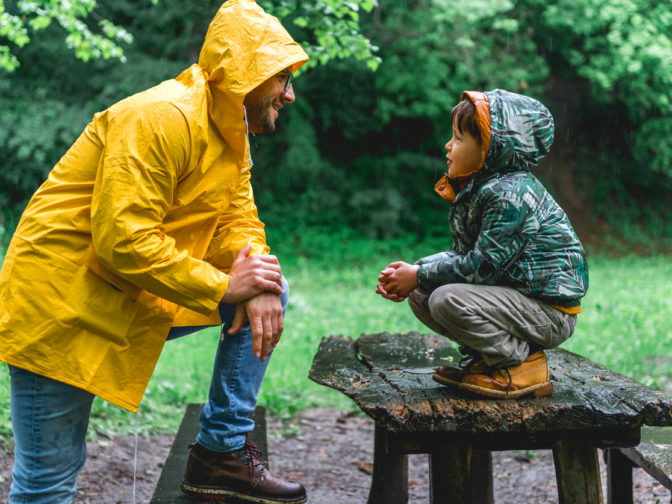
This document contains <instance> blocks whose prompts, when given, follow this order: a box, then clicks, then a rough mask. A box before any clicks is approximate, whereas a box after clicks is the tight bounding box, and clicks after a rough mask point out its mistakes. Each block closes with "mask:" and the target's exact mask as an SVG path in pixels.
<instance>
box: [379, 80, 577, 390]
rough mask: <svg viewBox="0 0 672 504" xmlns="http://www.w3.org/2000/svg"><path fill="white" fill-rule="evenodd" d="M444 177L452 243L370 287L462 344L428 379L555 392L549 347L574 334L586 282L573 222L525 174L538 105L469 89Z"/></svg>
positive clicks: (549, 134) (538, 128) (546, 141)
mask: <svg viewBox="0 0 672 504" xmlns="http://www.w3.org/2000/svg"><path fill="white" fill-rule="evenodd" d="M451 122H452V127H453V137H452V138H451V139H450V141H449V142H448V143H447V144H446V151H447V155H446V159H447V164H448V173H447V174H446V175H445V176H444V177H443V178H441V180H439V181H438V182H437V184H436V187H435V190H436V191H437V192H438V193H439V194H440V195H441V197H442V198H443V199H445V200H446V201H448V203H450V204H451V209H450V214H449V221H450V231H451V233H452V236H453V245H452V247H451V249H450V250H449V251H447V252H439V253H438V254H434V255H431V256H428V257H424V258H422V259H420V260H418V261H417V262H416V263H415V264H412V265H411V264H408V263H404V262H393V263H391V264H390V265H389V266H387V268H385V269H384V270H383V271H382V273H381V275H380V276H379V277H378V280H379V283H378V287H377V289H376V292H377V293H378V294H380V295H382V296H383V297H384V298H386V299H389V300H391V301H396V302H400V301H403V300H404V299H406V298H408V302H409V305H410V306H411V309H412V310H413V312H414V313H415V315H416V316H417V317H418V318H419V319H420V320H421V321H422V322H423V323H424V324H425V325H427V326H428V327H429V328H431V329H432V330H434V331H436V332H437V333H439V334H442V335H444V336H447V337H448V338H450V339H451V340H453V341H455V342H456V343H458V344H459V348H460V351H461V352H462V353H463V354H466V357H465V359H463V360H462V361H461V363H460V368H459V369H458V368H451V367H441V368H438V369H436V371H435V373H434V376H433V379H434V380H435V381H437V382H439V383H441V384H444V385H448V386H451V387H458V388H460V389H463V390H467V391H470V392H473V393H475V394H478V395H482V396H486V397H496V398H515V397H521V396H524V395H528V394H534V395H535V396H537V397H541V396H546V395H550V394H551V393H552V390H553V388H552V385H551V383H550V381H549V377H548V365H547V362H546V355H545V354H544V352H543V349H545V348H554V347H557V346H558V345H560V344H561V343H562V342H563V341H565V340H566V339H567V338H569V337H570V336H571V335H572V333H573V332H574V328H575V326H576V315H577V314H578V313H579V312H580V311H581V298H582V297H583V296H584V295H585V293H586V290H587V288H588V267H587V264H586V258H585V253H584V250H583V247H582V245H581V243H580V242H579V239H578V238H577V236H576V233H575V232H574V230H573V229H572V226H571V224H570V223H569V219H568V218H567V215H566V214H565V212H564V211H563V210H562V208H560V206H559V205H558V204H557V203H556V202H555V201H554V200H553V198H552V197H551V195H550V194H549V193H548V192H547V191H546V189H545V188H544V186H543V185H542V184H541V183H540V182H539V181H538V180H537V179H536V177H534V176H533V175H532V174H531V173H530V171H529V170H530V169H531V168H533V167H534V166H536V165H537V164H538V162H539V160H540V159H541V158H542V157H543V156H545V155H546V154H547V153H548V151H549V148H550V146H551V144H552V143H553V117H552V116H551V114H550V112H549V111H548V110H547V109H546V107H544V106H543V105H542V104H541V103H539V102H538V101H536V100H534V99H532V98H529V97H526V96H521V95H518V94H514V93H510V92H508V91H504V90H501V89H496V90H494V91H490V92H486V93H481V92H474V91H465V92H464V93H463V94H462V98H461V100H460V102H459V103H458V105H457V106H456V107H455V108H454V109H453V111H452V115H451Z"/></svg>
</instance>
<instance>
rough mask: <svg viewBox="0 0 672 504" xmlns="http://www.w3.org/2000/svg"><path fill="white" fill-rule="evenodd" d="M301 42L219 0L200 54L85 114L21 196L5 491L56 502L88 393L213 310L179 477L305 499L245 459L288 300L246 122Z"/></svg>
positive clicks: (66, 497)
mask: <svg viewBox="0 0 672 504" xmlns="http://www.w3.org/2000/svg"><path fill="white" fill-rule="evenodd" d="M307 59H308V57H307V56H306V54H305V53H304V51H303V50H302V49H301V47H300V46H299V45H298V44H297V43H296V42H294V40H292V38H291V37H290V35H289V34H288V33H287V32H286V31H285V29H284V28H283V27H282V26H281V24H280V23H279V22H278V20H277V19H275V18H274V17H272V16H269V15H267V14H266V13H264V12H263V10H262V9H261V8H260V7H258V6H257V5H256V4H255V3H254V1H253V0H229V1H228V2H225V3H224V4H223V5H222V7H221V8H220V9H219V11H218V13H217V15H216V16H215V18H214V20H213V21H212V23H211V25H210V28H209V30H208V33H207V35H206V39H205V43H204V45H203V48H202V50H201V54H200V58H199V63H198V64H197V65H193V66H191V67H190V68H188V69H187V70H185V71H184V72H183V73H182V74H180V75H179V76H178V77H177V78H176V79H172V80H169V81H166V82H163V83H161V84H159V85H158V86H156V87H154V88H151V89H149V90H147V91H144V92H142V93H139V94H137V95H134V96H131V97H130V98H127V99H125V100H122V101H121V102H119V103H117V104H115V105H113V106H112V107H111V108H109V109H108V110H106V111H104V112H101V113H99V114H96V116H95V117H94V119H93V121H92V122H91V123H90V124H89V125H88V126H87V128H86V129H85V131H84V132H83V134H82V135H81V136H80V138H79V139H78V140H77V141H76V142H75V144H74V145H73V146H72V147H71V148H70V150H69V151H68V152H67V153H66V154H65V155H64V156H63V158H62V159H61V160H60V161H59V162H58V164H57V165H56V166H55V167H54V169H53V170H52V171H51V173H50V174H49V177H48V179H47V181H46V182H45V183H44V184H43V185H42V186H41V187H40V188H39V189H38V191H37V192H36V194H35V195H34V196H33V198H32V199H31V201H30V203H29V204H28V207H27V208H26V210H25V212H24V214H23V216H22V219H21V221H20V223H19V225H18V228H17V230H16V233H15V235H14V237H13V238H12V242H11V244H10V246H9V249H8V251H7V255H6V258H5V261H4V264H3V268H2V271H1V272H0V305H1V306H2V307H3V310H2V312H1V313H0V360H2V361H4V362H6V363H7V364H9V367H10V374H11V381H12V391H11V394H12V397H11V400H12V422H13V429H14V438H15V445H16V448H15V464H14V470H13V483H12V487H11V490H10V497H9V502H10V503H15V502H32V503H43V502H44V503H47V502H48V503H50V504H55V503H65V502H70V501H71V500H72V498H73V497H74V494H75V491H76V485H77V474H78V473H79V471H80V469H81V468H82V466H83V465H84V461H85V459H86V442H85V434H86V428H87V425H88V418H89V414H90V409H91V402H92V400H93V397H94V396H99V397H101V398H103V399H105V400H107V401H109V402H111V403H113V404H116V405H118V406H120V407H122V408H125V409H128V410H130V411H132V412H136V411H137V409H138V406H139V404H140V401H141V399H142V395H143V394H144V391H145V388H146V385H147V382H148V381H149V378H150V376H151V374H152V371H153V369H154V366H155V364H156V361H157V359H158V357H159V354H160V353H161V349H162V347H163V344H164V342H165V341H166V339H172V338H174V337H179V336H183V335H185V334H187V333H189V332H193V331H195V330H197V329H200V328H202V327H204V326H208V325H217V324H220V323H224V324H225V326H226V327H228V330H227V331H224V330H223V331H222V340H221V342H220V344H219V347H218V349H217V355H216V358H215V365H214V372H213V378H212V385H211V388H210V396H209V400H208V403H207V404H206V405H205V407H204V408H203V411H202V413H201V418H200V426H201V430H200V433H199V435H198V438H197V440H196V441H197V443H196V444H195V445H194V446H193V448H192V452H191V455H190V459H189V464H188V467H187V472H186V475H185V481H184V482H183V486H182V488H183V490H184V491H185V492H186V493H189V494H193V495H197V496H201V497H223V496H227V495H232V494H235V495H238V496H239V497H242V498H244V499H248V500H251V501H255V502H257V501H259V502H261V501H263V502H283V503H287V502H297V503H298V502H304V501H305V500H306V495H305V490H304V488H303V487H302V486H301V485H299V484H297V483H290V482H287V481H283V480H280V479H277V478H274V477H273V476H272V475H270V474H269V473H268V471H267V470H266V469H265V468H264V467H263V466H261V465H260V464H259V461H258V455H259V454H258V451H257V450H256V447H254V445H252V444H251V443H248V442H247V441H246V435H247V433H249V432H250V431H251V430H252V429H253V428H254V425H253V422H252V421H251V420H249V419H248V415H249V414H250V413H251V412H252V410H253V409H254V407H255V405H256V400H257V393H258V390H259V386H260V384H261V381H262V379H263V376H264V372H265V370H266V366H267V363H268V359H267V357H268V355H269V354H270V352H271V350H272V348H273V347H274V346H275V345H276V344H277V343H278V340H279V339H280V335H281V333H282V330H283V313H284V308H285V306H286V302H287V286H286V283H285V282H284V280H283V278H282V274H281V269H280V265H279V263H278V261H277V259H276V258H275V257H274V256H271V255H268V254H269V248H268V247H267V245H266V241H265V234H264V229H263V228H264V226H263V224H262V223H261V222H260V221H259V218H258V216H257V210H256V206H255V204H254V199H253V194H252V189H251V186H250V168H251V166H252V160H251V157H250V151H249V142H248V139H247V132H248V131H249V132H252V133H272V132H273V131H274V129H275V121H276V119H277V118H278V115H279V113H280V111H281V109H282V108H283V106H284V105H285V104H288V103H291V102H293V101H294V91H293V88H292V86H291V83H290V82H291V76H292V73H293V72H294V71H296V70H297V69H298V68H299V67H300V66H301V65H302V64H303V63H304V62H305V61H306V60H307ZM245 320H247V322H245Z"/></svg>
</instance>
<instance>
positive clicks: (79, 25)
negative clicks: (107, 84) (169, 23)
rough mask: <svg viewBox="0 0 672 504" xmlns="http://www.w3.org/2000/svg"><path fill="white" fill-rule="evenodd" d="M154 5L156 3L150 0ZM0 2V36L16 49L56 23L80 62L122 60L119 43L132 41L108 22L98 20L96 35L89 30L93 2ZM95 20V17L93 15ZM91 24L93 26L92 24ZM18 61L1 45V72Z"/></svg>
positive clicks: (129, 35)
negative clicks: (88, 22)
mask: <svg viewBox="0 0 672 504" xmlns="http://www.w3.org/2000/svg"><path fill="white" fill-rule="evenodd" d="M153 1H154V2H155V1H156V0H153ZM4 4H5V1H4V0H0V37H2V38H6V39H7V40H8V41H9V42H10V43H12V44H14V45H15V46H17V47H23V46H25V45H26V44H28V43H29V42H30V40H31V35H30V32H31V31H32V32H37V31H40V30H43V29H45V28H47V27H48V26H49V25H50V24H51V22H52V21H56V23H58V25H60V27H61V28H62V29H63V30H65V31H66V33H67V36H66V38H65V43H66V45H67V47H68V48H69V49H72V50H73V51H74V52H75V56H76V57H77V58H80V59H81V60H83V61H88V60H89V59H91V58H94V59H100V58H102V59H109V58H116V59H119V60H120V61H125V58H124V51H123V49H122V47H121V46H120V45H119V44H120V43H123V44H129V43H131V42H132V41H133V37H132V36H131V34H130V33H129V32H128V31H126V30H125V29H124V28H122V27H121V26H119V25H116V24H114V23H112V22H111V21H109V20H108V19H104V18H102V19H101V18H98V27H97V29H98V30H99V32H95V31H93V30H92V29H91V27H90V26H89V24H87V22H85V21H88V20H90V19H91V17H92V13H93V11H94V9H95V7H96V0H69V1H68V2H61V1H59V0H30V1H27V0H18V1H17V2H13V1H8V2H7V4H8V7H9V8H8V9H6V8H5V5H4ZM96 17H98V16H96ZM91 24H93V23H91ZM18 66H19V60H18V59H17V58H16V56H15V55H14V54H12V51H11V48H10V46H8V45H5V44H2V45H0V69H4V70H7V71H10V72H11V71H14V70H16V68H17V67H18Z"/></svg>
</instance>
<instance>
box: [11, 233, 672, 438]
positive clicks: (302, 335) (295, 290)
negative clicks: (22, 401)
mask: <svg viewBox="0 0 672 504" xmlns="http://www.w3.org/2000/svg"><path fill="white" fill-rule="evenodd" d="M272 238H273V237H272ZM274 242H278V243H282V240H281V239H273V240H272V243H274ZM296 247H300V248H301V251H302V254H301V255H297V254H296V253H295V250H296ZM438 248H439V245H438V244H437V243H436V242H434V243H425V244H422V243H414V242H413V241H412V240H411V239H400V240H396V241H389V242H383V243H381V242H376V241H372V240H364V239H358V238H356V237H353V236H352V235H349V234H342V235H336V236H334V235H331V236H316V237H312V238H309V239H308V240H307V241H304V242H302V243H300V244H296V243H293V244H292V243H287V244H286V248H285V249H283V248H282V247H281V246H280V247H278V248H277V249H275V251H274V252H275V253H276V254H277V255H278V257H279V258H280V260H281V263H282V264H283V272H284V274H285V276H286V277H287V279H288V281H289V283H290V304H289V308H288V311H287V315H286V328H285V332H284V333H283V336H282V340H281V342H280V345H279V346H278V347H277V348H276V350H275V352H274V354H273V358H272V359H271V362H270V365H269V368H268V373H267V377H266V379H265V381H264V384H263V386H262V390H261V394H260V398H259V402H260V404H263V405H265V406H266V407H267V408H269V409H270V410H271V411H272V412H273V413H274V414H277V415H280V416H289V415H291V414H292V413H294V412H296V411H299V410H302V409H305V408H309V407H314V406H336V407H338V408H342V409H348V408H353V407H354V405H353V403H352V402H350V400H349V399H347V398H345V397H344V396H342V395H341V394H339V393H337V392H335V391H332V390H331V389H327V388H325V387H323V386H319V385H317V384H315V383H313V382H311V381H310V380H309V379H308V371H309V369H310V366H311V363H312V357H313V355H314V353H315V351H316V350H317V347H318V345H319V343H320V341H321V339H322V337H324V336H328V335H332V334H342V335H345V336H352V337H357V336H359V335H360V334H362V333H377V332H384V331H389V332H399V331H401V332H408V331H412V330H419V331H425V330H426V329H425V328H424V326H422V324H421V323H420V322H419V321H417V320H416V319H415V317H414V316H413V314H412V313H411V311H410V309H409V308H408V306H407V304H405V303H404V304H396V303H391V302H389V301H386V300H384V299H382V298H381V297H380V296H377V295H375V293H374V290H375V285H376V277H377V276H378V273H379V271H380V270H381V269H382V268H383V267H384V266H386V265H387V264H388V263H389V262H390V261H391V260H397V259H402V260H407V261H413V260H414V259H416V258H418V257H421V256H422V255H426V254H429V253H432V252H434V251H436V250H438ZM671 277H672V258H669V257H634V256H632V257H625V258H619V259H614V258H608V257H606V256H598V257H591V258H590V289H589V292H588V295H587V296H586V297H585V299H584V302H583V313H582V314H581V315H580V316H579V323H578V326H577V330H576V332H575V334H574V336H573V337H572V338H571V339H570V340H569V341H567V342H566V343H565V344H563V348H566V349H568V350H571V351H574V352H577V353H579V354H581V355H585V356H586V357H588V358H590V359H592V360H594V361H597V362H600V363H602V364H604V365H606V366H607V367H609V368H611V369H614V370H617V371H620V372H622V373H624V374H626V375H629V376H631V377H633V378H635V379H637V380H639V381H642V382H643V383H646V384H648V385H651V386H654V387H657V388H660V389H664V390H666V391H667V392H669V393H672V390H670V388H669V387H670V382H669V378H667V377H669V376H671V375H672V358H671V357H670V356H672V338H671V337H670V327H671V326H672V324H671V317H672V316H671V315H670V314H672V300H671V299H670V296H669V292H668V291H669V278H671ZM218 337H219V331H218V330H217V329H216V328H211V329H207V330H205V331H201V332H200V333H197V334H195V335H191V336H187V337H184V338H181V339H179V340H176V341H172V342H170V343H168V344H167V345H166V347H165V349H164V352H163V354H162V356H161V359H160V360H159V363H158V365H157V367H156V370H155V372H154V375H153V377H152V380H151V382H150V384H149V387H148V389H147V392H146V394H145V398H144V399H143V402H142V405H141V408H140V414H139V417H138V429H139V431H140V432H141V433H150V432H160V431H173V430H175V429H176V428H177V426H178V425H179V422H180V420H181V416H182V414H183V412H184V407H185V404H186V403H188V402H201V401H204V400H205V399H206V397H207V390H208V386H209V380H210V374H211V369H212V362H213V357H214V352H215V348H216V345H217V339H218ZM8 381H9V380H8V377H7V373H4V372H3V373H0V436H3V435H4V436H7V435H8V434H9V433H10V428H9V404H8V403H9V399H8V397H9V385H8ZM91 427H92V428H91V429H90V432H91V434H92V435H96V434H102V435H107V436H113V435H115V434H118V433H124V432H132V431H133V430H134V429H135V419H134V415H132V414H129V413H127V412H124V411H123V410H121V409H119V408H117V407H115V406H111V405H109V404H108V403H105V402H103V401H100V400H96V402H95V403H94V414H93V417H92V421H91Z"/></svg>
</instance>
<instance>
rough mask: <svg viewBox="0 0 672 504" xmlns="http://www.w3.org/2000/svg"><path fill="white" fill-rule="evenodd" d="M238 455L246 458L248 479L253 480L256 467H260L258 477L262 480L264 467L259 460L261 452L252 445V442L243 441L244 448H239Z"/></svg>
mask: <svg viewBox="0 0 672 504" xmlns="http://www.w3.org/2000/svg"><path fill="white" fill-rule="evenodd" d="M240 454H241V455H243V456H245V458H247V461H248V462H247V463H246V465H247V470H248V471H249V473H250V478H254V476H255V474H256V472H257V470H256V469H257V467H261V469H260V470H259V476H260V477H261V478H262V479H263V473H264V465H263V464H262V463H261V461H260V460H259V457H261V450H260V449H259V448H258V447H257V445H256V444H254V443H253V442H252V441H245V446H243V448H241V450H240Z"/></svg>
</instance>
